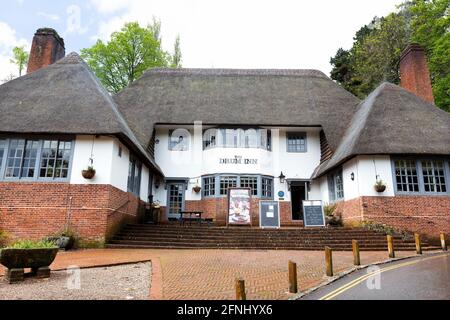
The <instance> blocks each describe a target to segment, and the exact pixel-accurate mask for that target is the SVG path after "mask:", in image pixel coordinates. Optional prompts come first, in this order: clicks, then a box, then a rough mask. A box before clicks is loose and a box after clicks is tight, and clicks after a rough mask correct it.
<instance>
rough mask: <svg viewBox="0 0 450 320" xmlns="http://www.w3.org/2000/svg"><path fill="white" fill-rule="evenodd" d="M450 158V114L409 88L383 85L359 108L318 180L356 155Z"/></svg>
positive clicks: (320, 170) (322, 166) (319, 174)
mask: <svg viewBox="0 0 450 320" xmlns="http://www.w3.org/2000/svg"><path fill="white" fill-rule="evenodd" d="M375 154H379V155H383V154H386V155H425V154H426V155H450V114H448V113H447V112H445V111H443V110H441V109H439V108H437V107H436V106H434V105H433V104H430V103H428V102H426V101H425V100H423V99H421V98H419V97H418V96H416V95H414V94H412V93H410V92H408V91H406V90H405V89H403V88H401V87H399V86H396V85H393V84H390V83H383V84H382V85H380V86H379V87H378V88H377V89H376V90H375V91H374V92H373V93H372V94H371V95H370V96H369V97H368V98H367V99H366V100H365V101H364V102H363V103H362V104H361V105H360V106H359V108H358V111H357V112H356V114H355V116H354V117H353V120H352V122H351V124H350V126H349V128H348V129H347V132H346V134H345V136H344V137H343V139H342V142H341V143H340V144H339V147H338V148H337V150H336V151H335V152H334V155H333V157H332V158H331V159H330V160H329V161H327V162H325V163H323V164H322V165H321V166H320V167H319V168H318V169H317V170H316V174H315V177H316V178H317V177H319V176H321V175H323V174H325V173H326V172H327V171H329V170H331V169H333V168H334V167H336V166H338V165H340V164H342V163H343V162H345V161H346V160H348V159H350V158H352V157H354V156H356V155H375Z"/></svg>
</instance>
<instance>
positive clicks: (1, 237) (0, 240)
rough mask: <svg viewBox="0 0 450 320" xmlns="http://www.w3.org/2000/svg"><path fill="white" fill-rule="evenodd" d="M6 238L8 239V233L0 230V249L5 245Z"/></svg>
mask: <svg viewBox="0 0 450 320" xmlns="http://www.w3.org/2000/svg"><path fill="white" fill-rule="evenodd" d="M8 238H9V236H8V233H6V232H5V231H2V230H0V248H3V247H4V246H5V245H6V242H7V241H8Z"/></svg>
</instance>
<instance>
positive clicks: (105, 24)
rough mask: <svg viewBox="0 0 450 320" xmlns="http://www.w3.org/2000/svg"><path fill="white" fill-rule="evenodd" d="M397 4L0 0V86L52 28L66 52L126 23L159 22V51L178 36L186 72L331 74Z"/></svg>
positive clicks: (386, 0) (361, 0)
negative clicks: (357, 38) (334, 62)
mask: <svg viewBox="0 0 450 320" xmlns="http://www.w3.org/2000/svg"><path fill="white" fill-rule="evenodd" d="M401 2H403V1H402V0H341V1H336V0H84V1H82V0H58V1H55V0H0V3H1V11H0V80H2V79H4V78H5V77H7V76H8V75H10V74H11V73H13V74H17V73H18V72H17V71H16V68H15V67H14V66H13V65H11V64H10V63H9V59H10V58H11V57H10V56H11V50H12V48H13V47H14V46H17V45H24V46H26V47H27V48H29V47H30V44H31V40H32V37H33V34H34V32H35V30H36V29H38V28H40V27H53V28H55V29H56V30H57V31H58V32H59V33H60V35H61V36H62V37H63V38H64V39H65V41H66V51H67V52H71V51H77V52H79V50H80V49H81V48H85V47H89V46H91V45H92V44H94V43H95V41H96V40H97V39H98V38H101V39H108V37H109V35H110V34H111V32H113V31H116V30H119V29H120V27H121V26H122V25H123V24H124V23H125V22H128V21H139V22H140V23H141V24H143V25H145V24H147V23H148V22H151V21H152V18H153V17H157V18H158V19H160V20H161V22H162V36H163V46H164V48H165V49H166V50H168V51H172V49H173V42H174V40H175V37H176V35H177V34H179V35H180V37H181V48H182V53H183V66H184V67H199V68H211V67H213V68H297V69H304V68H312V69H318V70H321V71H323V72H325V73H326V74H329V72H330V69H331V67H330V64H329V60H330V57H331V56H333V55H334V53H335V52H336V50H337V49H338V48H339V47H344V48H349V47H351V44H352V41H353V35H354V34H355V32H356V31H357V30H358V29H359V28H360V27H361V26H362V25H364V24H367V23H369V22H370V21H371V19H372V18H373V17H374V16H383V15H386V14H388V13H389V12H392V11H394V10H396V5H398V4H400V3H401Z"/></svg>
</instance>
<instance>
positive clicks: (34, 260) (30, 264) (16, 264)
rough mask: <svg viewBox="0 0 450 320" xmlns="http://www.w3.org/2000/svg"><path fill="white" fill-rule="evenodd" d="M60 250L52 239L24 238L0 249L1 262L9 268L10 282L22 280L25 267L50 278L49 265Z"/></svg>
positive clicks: (7, 277)
mask: <svg viewBox="0 0 450 320" xmlns="http://www.w3.org/2000/svg"><path fill="white" fill-rule="evenodd" d="M58 250H59V249H58V248H57V247H56V246H55V244H54V243H53V242H50V241H40V242H33V241H29V240H23V241H19V242H16V243H15V244H13V245H11V246H9V247H7V248H4V249H2V250H1V251H0V264H2V265H4V266H5V267H6V268H8V270H7V272H6V279H7V280H8V281H9V283H14V282H18V281H22V280H23V278H24V271H23V269H25V268H31V269H32V271H33V273H34V274H35V275H37V276H38V277H40V278H48V277H50V269H49V266H50V265H51V264H52V263H53V261H54V260H55V258H56V255H57V254H58Z"/></svg>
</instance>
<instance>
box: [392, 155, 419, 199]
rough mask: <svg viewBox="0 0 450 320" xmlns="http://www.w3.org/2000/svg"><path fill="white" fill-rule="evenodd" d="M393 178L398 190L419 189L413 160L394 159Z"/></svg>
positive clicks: (411, 190) (416, 190)
mask: <svg viewBox="0 0 450 320" xmlns="http://www.w3.org/2000/svg"><path fill="white" fill-rule="evenodd" d="M395 178H396V184H397V191H398V192H419V191H420V190H419V177H418V174H417V167H416V161H415V160H397V161H395Z"/></svg>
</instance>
